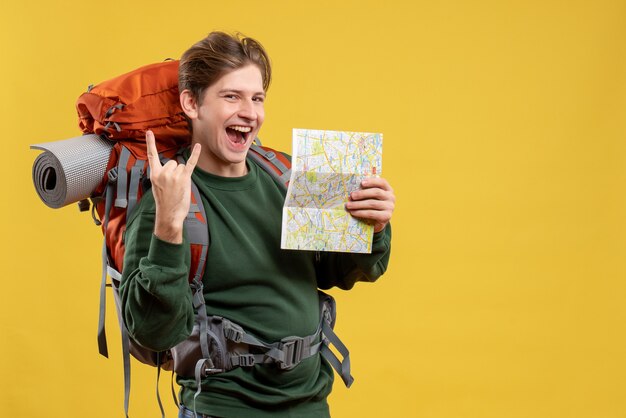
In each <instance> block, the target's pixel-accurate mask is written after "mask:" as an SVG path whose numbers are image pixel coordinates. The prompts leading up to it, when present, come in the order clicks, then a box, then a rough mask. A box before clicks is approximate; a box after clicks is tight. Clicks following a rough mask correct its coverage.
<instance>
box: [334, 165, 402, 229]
mask: <svg viewBox="0 0 626 418" xmlns="http://www.w3.org/2000/svg"><path fill="white" fill-rule="evenodd" d="M395 205H396V196H395V195H394V194H393V189H392V188H391V186H390V185H389V183H388V182H387V180H385V179H384V178H381V177H368V178H366V179H365V180H363V181H362V182H361V189H360V190H356V191H354V192H352V193H350V200H349V201H348V202H347V203H346V210H347V211H348V212H349V213H350V215H352V216H354V217H355V218H359V219H363V220H365V221H368V222H370V223H372V224H373V225H374V232H380V231H382V230H383V229H385V227H386V226H387V224H388V223H389V220H390V219H391V214H392V213H393V209H394V208H395Z"/></svg>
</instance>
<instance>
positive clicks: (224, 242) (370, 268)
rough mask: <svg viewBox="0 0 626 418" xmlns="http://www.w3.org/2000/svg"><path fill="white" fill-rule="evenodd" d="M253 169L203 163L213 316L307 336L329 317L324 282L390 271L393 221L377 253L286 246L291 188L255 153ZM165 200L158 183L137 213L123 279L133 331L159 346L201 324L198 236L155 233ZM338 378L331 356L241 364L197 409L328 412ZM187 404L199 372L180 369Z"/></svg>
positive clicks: (343, 282)
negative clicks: (196, 305) (230, 172)
mask: <svg viewBox="0 0 626 418" xmlns="http://www.w3.org/2000/svg"><path fill="white" fill-rule="evenodd" d="M248 168H249V172H248V174H247V175H245V176H243V177H238V178H226V177H218V176H215V175H212V174H209V173H207V172H204V171H202V170H200V169H199V168H196V170H195V172H194V174H193V181H194V182H195V183H196V184H197V186H198V189H199V190H200V194H201V196H202V201H203V204H204V208H205V211H206V215H207V221H208V228H209V232H210V239H211V243H210V247H209V254H208V262H207V266H206V269H205V274H204V277H203V282H204V298H205V301H206V309H207V312H208V314H209V315H220V316H223V317H226V318H228V319H230V320H232V321H234V322H235V323H238V324H240V325H242V326H243V327H244V329H245V330H246V331H247V332H250V333H252V334H253V335H256V336H257V337H259V338H261V339H262V340H264V341H267V342H273V341H278V340H280V339H282V338H284V337H286V336H306V335H309V334H312V333H313V332H315V330H316V328H317V326H318V323H319V312H318V310H319V309H318V300H317V288H318V287H319V288H322V289H328V288H330V287H333V286H337V287H340V288H342V289H350V288H351V287H352V286H353V285H354V283H355V282H357V281H374V280H376V279H377V278H378V277H379V276H380V275H382V274H383V272H384V271H385V269H386V267H387V263H388V260H389V254H390V248H391V247H390V242H391V228H390V227H389V226H388V227H387V228H386V229H385V230H384V231H382V232H381V233H378V234H375V235H374V244H373V251H372V254H347V253H329V252H326V253H321V254H320V257H319V259H318V260H316V256H315V254H316V253H314V252H311V251H294V250H282V249H281V248H280V234H281V216H282V205H283V202H284V191H283V190H282V189H281V188H280V187H279V186H278V185H277V184H276V183H275V182H274V180H272V178H271V177H270V176H269V175H268V174H267V173H265V172H264V171H263V170H262V169H260V168H259V167H258V166H257V165H255V164H254V163H252V162H251V161H250V160H248ZM154 219H155V202H154V197H153V195H152V193H150V192H148V193H146V194H145V196H144V197H143V198H142V199H141V202H140V203H139V205H138V207H137V210H135V211H134V213H133V216H132V217H131V219H130V220H129V223H128V226H127V231H126V235H125V242H126V253H125V258H124V271H123V277H122V282H121V286H120V294H121V298H122V310H123V314H124V320H125V322H126V326H127V328H128V331H129V333H130V335H131V336H132V338H134V339H135V340H136V341H137V342H139V343H140V344H142V345H144V346H145V347H147V348H150V349H152V350H155V351H162V350H166V349H169V348H171V347H173V346H174V345H176V344H178V343H180V342H181V341H183V340H185V339H186V338H187V337H188V336H189V335H190V333H191V330H192V327H193V323H194V317H195V313H194V310H193V306H192V303H191V290H190V287H189V283H188V271H189V265H190V250H189V244H188V243H187V241H186V240H185V242H183V243H182V244H178V245H177V244H171V243H168V242H165V241H161V240H160V239H158V238H157V237H156V236H154V235H153V229H154ZM332 382H333V372H332V368H331V367H330V366H329V365H328V363H327V362H326V361H325V360H322V359H321V356H319V355H317V356H313V357H310V358H308V359H306V360H304V361H302V362H301V363H300V364H299V365H298V366H297V367H295V368H293V369H291V370H281V369H279V368H278V367H276V366H274V365H271V364H270V365H263V364H259V365H255V366H253V367H238V368H235V369H233V370H231V371H228V372H224V373H220V374H216V375H212V376H210V377H208V378H206V379H205V380H203V383H202V388H203V389H202V393H201V395H200V396H199V397H198V398H197V401H196V408H197V411H198V412H199V413H200V412H202V413H204V414H210V415H214V416H219V417H254V418H263V417H324V416H329V412H328V404H327V402H326V397H327V396H328V394H329V393H330V391H331V387H332ZM178 383H179V384H180V385H181V387H182V389H181V400H182V403H183V404H185V405H187V406H188V407H189V408H193V395H194V393H195V392H196V383H195V381H194V379H183V378H181V377H178Z"/></svg>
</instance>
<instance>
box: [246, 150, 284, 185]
mask: <svg viewBox="0 0 626 418" xmlns="http://www.w3.org/2000/svg"><path fill="white" fill-rule="evenodd" d="M248 157H250V159H252V161H254V162H255V163H257V165H259V166H260V167H261V168H262V169H263V170H265V171H266V172H267V173H268V174H269V175H270V176H272V178H273V179H274V181H276V183H278V184H279V185H281V186H282V187H283V188H284V189H285V190H287V187H288V186H289V179H290V178H291V160H290V159H289V157H288V156H287V155H285V154H283V153H282V152H278V151H275V150H273V149H271V148H268V147H264V146H262V145H261V141H260V140H259V139H258V138H256V139H255V140H254V143H253V144H252V145H251V146H250V151H249V152H248Z"/></svg>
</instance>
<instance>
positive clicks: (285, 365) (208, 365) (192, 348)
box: [161, 289, 353, 387]
mask: <svg viewBox="0 0 626 418" xmlns="http://www.w3.org/2000/svg"><path fill="white" fill-rule="evenodd" d="M198 291H201V289H198V290H197V291H196V294H197V292H198ZM194 296H195V295H194ZM318 296H319V304H320V322H319V325H318V327H317V329H316V331H315V332H314V333H313V334H311V335H307V336H305V337H298V336H290V337H285V338H283V339H281V340H280V341H277V342H273V343H267V342H265V341H263V340H261V339H259V338H257V337H255V336H254V335H252V334H250V333H247V332H246V331H245V330H244V329H243V327H242V326H240V325H238V324H236V323H234V322H232V321H230V320H228V319H226V318H223V317H220V316H208V315H202V313H201V312H202V310H204V309H206V308H205V305H204V303H202V302H201V303H200V304H199V306H197V308H198V310H199V314H198V315H197V316H196V321H195V324H194V327H193V330H192V333H191V335H190V336H189V337H188V338H187V339H186V340H185V341H183V342H182V343H180V344H178V345H177V346H175V347H173V348H172V349H171V350H170V352H171V353H170V356H171V363H170V364H162V365H161V366H162V367H164V368H166V369H173V370H174V372H176V374H177V375H179V376H182V377H195V378H196V380H197V381H198V384H199V382H200V380H201V379H202V378H205V377H208V376H210V375H212V374H216V373H221V372H225V371H229V370H232V369H234V368H235V367H252V366H254V365H255V364H275V365H276V366H277V367H279V368H280V369H282V370H289V369H292V368H294V367H296V366H297V365H298V364H300V362H302V361H303V360H305V359H307V358H309V357H312V356H314V355H316V354H318V353H321V354H322V356H323V357H325V358H326V359H327V360H328V361H329V363H330V364H331V365H332V366H333V367H334V368H335V369H336V370H337V372H338V373H339V374H340V375H341V377H342V379H343V380H344V382H345V384H346V386H350V385H351V384H352V381H353V378H352V376H350V357H349V352H348V350H347V348H346V347H345V346H344V345H343V344H342V343H341V342H340V341H339V339H338V338H337V337H336V335H335V333H334V331H333V330H332V327H333V325H334V320H335V301H334V299H333V298H332V297H331V296H330V295H327V294H326V293H324V292H321V291H318ZM194 299H195V298H194ZM203 322H204V324H203ZM201 329H204V330H205V331H204V333H202V332H201ZM203 334H204V335H205V336H206V338H202V337H203ZM331 344H333V345H335V347H336V349H337V351H338V352H339V353H341V355H342V356H343V359H342V360H341V361H340V360H339V359H338V358H337V357H336V356H335V355H334V354H333V353H332V351H331V350H330V349H329V346H330V345H331ZM203 345H205V347H203ZM198 387H199V385H198Z"/></svg>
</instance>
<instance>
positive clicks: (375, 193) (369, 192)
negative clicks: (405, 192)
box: [350, 187, 395, 202]
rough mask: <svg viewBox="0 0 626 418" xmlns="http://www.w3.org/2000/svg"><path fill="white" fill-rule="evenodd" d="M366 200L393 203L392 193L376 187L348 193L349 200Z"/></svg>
mask: <svg viewBox="0 0 626 418" xmlns="http://www.w3.org/2000/svg"><path fill="white" fill-rule="evenodd" d="M366 199H375V200H384V201H387V200H388V201H391V202H393V201H395V196H394V195H393V193H392V192H389V191H386V190H383V189H381V188H378V187H373V188H370V189H361V190H355V191H353V192H352V193H350V200H352V201H357V200H366Z"/></svg>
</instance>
